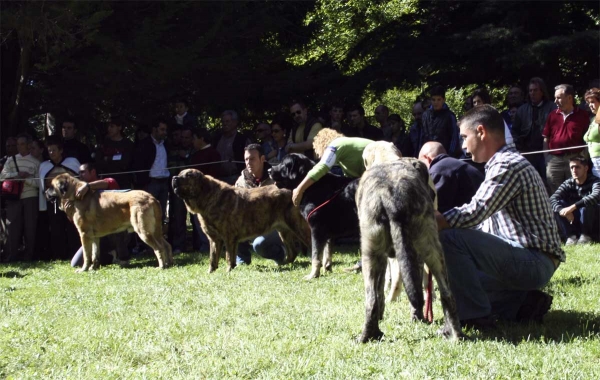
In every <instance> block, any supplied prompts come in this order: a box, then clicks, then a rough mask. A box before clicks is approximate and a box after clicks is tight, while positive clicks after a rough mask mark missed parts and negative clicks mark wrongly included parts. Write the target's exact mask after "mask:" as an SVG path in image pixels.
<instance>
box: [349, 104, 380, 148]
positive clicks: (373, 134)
mask: <svg viewBox="0 0 600 380" xmlns="http://www.w3.org/2000/svg"><path fill="white" fill-rule="evenodd" d="M348 115H349V119H350V120H349V123H350V125H349V126H347V127H346V128H343V129H342V133H343V134H344V135H345V136H346V137H363V138H365V139H369V140H373V141H379V140H383V131H382V130H381V129H379V128H377V127H375V126H373V125H370V124H369V123H368V122H367V119H366V118H365V109H364V108H363V107H362V106H361V105H360V104H355V105H353V106H350V107H348Z"/></svg>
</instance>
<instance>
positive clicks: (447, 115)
mask: <svg viewBox="0 0 600 380" xmlns="http://www.w3.org/2000/svg"><path fill="white" fill-rule="evenodd" d="M422 124H423V135H422V136H423V137H422V141H423V142H426V141H437V142H439V143H440V144H442V145H443V146H444V149H446V152H448V154H449V155H450V156H452V157H459V156H460V155H462V150H461V147H460V143H459V138H458V125H457V123H456V115H455V114H454V113H453V112H452V111H450V108H448V105H447V104H446V91H445V90H444V89H443V88H442V87H441V86H436V87H434V88H433V89H432V90H431V107H430V108H429V109H427V110H426V111H425V113H424V114H423V117H422Z"/></svg>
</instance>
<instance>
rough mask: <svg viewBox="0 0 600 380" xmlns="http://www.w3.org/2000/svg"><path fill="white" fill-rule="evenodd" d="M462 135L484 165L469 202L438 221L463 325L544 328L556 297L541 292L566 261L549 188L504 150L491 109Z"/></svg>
mask: <svg viewBox="0 0 600 380" xmlns="http://www.w3.org/2000/svg"><path fill="white" fill-rule="evenodd" d="M460 133H461V137H462V138H463V148H466V150H467V152H469V153H471V155H472V156H473V161H475V162H486V165H485V180H484V182H483V183H482V184H481V186H480V187H479V189H478V190H477V193H476V194H475V196H474V197H473V199H472V200H471V202H470V203H469V204H465V205H463V206H461V207H455V208H452V209H450V210H448V211H446V212H445V213H444V214H443V215H442V214H439V213H438V214H437V215H436V217H437V219H438V226H439V228H440V230H442V231H441V232H440V241H441V242H442V246H443V248H444V253H445V258H446V265H447V268H448V276H449V278H450V286H451V288H452V291H453V293H454V296H455V298H456V301H457V307H458V313H459V317H460V319H461V321H463V323H464V324H465V325H471V326H476V327H490V326H493V323H494V320H495V319H496V318H501V319H505V320H513V321H514V320H516V321H536V322H541V321H542V318H543V316H544V314H546V312H547V311H548V310H549V309H550V305H551V303H552V297H551V296H550V295H548V294H546V293H544V292H541V291H539V290H537V289H539V288H542V287H543V286H545V285H546V284H547V283H548V281H550V278H551V277H552V275H553V274H554V271H555V270H556V269H557V268H558V265H559V264H560V262H564V261H565V253H564V252H563V250H562V249H561V242H560V237H559V234H558V227H557V225H556V221H555V220H554V216H553V213H552V208H551V207H550V202H549V200H548V197H547V196H546V192H545V187H544V183H543V182H542V179H541V177H540V176H539V174H538V173H537V171H536V170H535V169H534V167H533V166H531V164H530V163H529V161H527V159H525V158H524V157H522V156H521V155H520V154H519V153H518V152H516V151H515V150H513V149H511V148H510V147H509V146H507V145H506V141H505V138H504V122H503V119H502V116H500V113H498V111H496V109H495V108H493V107H492V106H490V105H483V106H480V107H475V108H473V109H472V110H470V111H469V112H467V114H466V115H465V116H464V117H463V119H462V121H461V125H460Z"/></svg>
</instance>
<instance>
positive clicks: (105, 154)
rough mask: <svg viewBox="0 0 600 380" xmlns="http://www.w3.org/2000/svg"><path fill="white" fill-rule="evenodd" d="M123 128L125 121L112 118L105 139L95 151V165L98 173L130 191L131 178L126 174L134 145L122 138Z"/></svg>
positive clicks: (131, 160) (129, 168)
mask: <svg viewBox="0 0 600 380" xmlns="http://www.w3.org/2000/svg"><path fill="white" fill-rule="evenodd" d="M124 127H125V120H124V119H123V118H121V117H119V116H114V117H112V118H111V119H110V123H109V124H108V128H107V133H106V138H105V139H104V142H103V144H102V145H100V146H99V147H98V150H97V151H96V163H97V165H98V167H99V168H100V172H102V173H107V175H108V176H109V177H112V178H114V179H115V181H117V183H118V184H119V185H120V187H121V188H122V189H131V188H132V176H131V174H130V173H126V172H127V171H129V170H131V164H132V163H133V152H134V150H135V145H134V144H133V142H132V141H131V140H129V139H128V138H127V137H125V136H123V128H124ZM115 173H121V174H115ZM103 178H104V176H103Z"/></svg>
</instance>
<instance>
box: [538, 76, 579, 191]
mask: <svg viewBox="0 0 600 380" xmlns="http://www.w3.org/2000/svg"><path fill="white" fill-rule="evenodd" d="M554 90H555V92H554V97H555V103H556V105H557V106H558V109H557V110H555V111H552V112H550V114H549V115H548V118H547V119H546V125H545V126H544V131H543V132H542V135H543V137H544V145H543V146H544V150H547V149H561V150H556V151H551V152H548V153H547V155H546V157H547V158H546V165H547V166H546V177H547V178H548V187H549V189H550V194H553V193H554V192H555V191H556V189H558V187H559V186H560V185H561V184H562V183H563V182H564V181H566V180H567V179H568V178H571V173H570V170H569V160H570V159H571V157H576V156H579V155H580V154H581V153H582V150H583V149H582V148H581V146H582V145H584V141H583V135H584V134H585V132H586V131H587V129H588V126H589V123H590V120H589V116H588V113H587V112H586V111H584V110H582V109H580V108H579V107H577V106H575V90H574V89H573V86H571V85H569V84H561V85H558V86H556V87H555V88H554ZM576 146H578V147H579V148H571V147H576Z"/></svg>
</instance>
